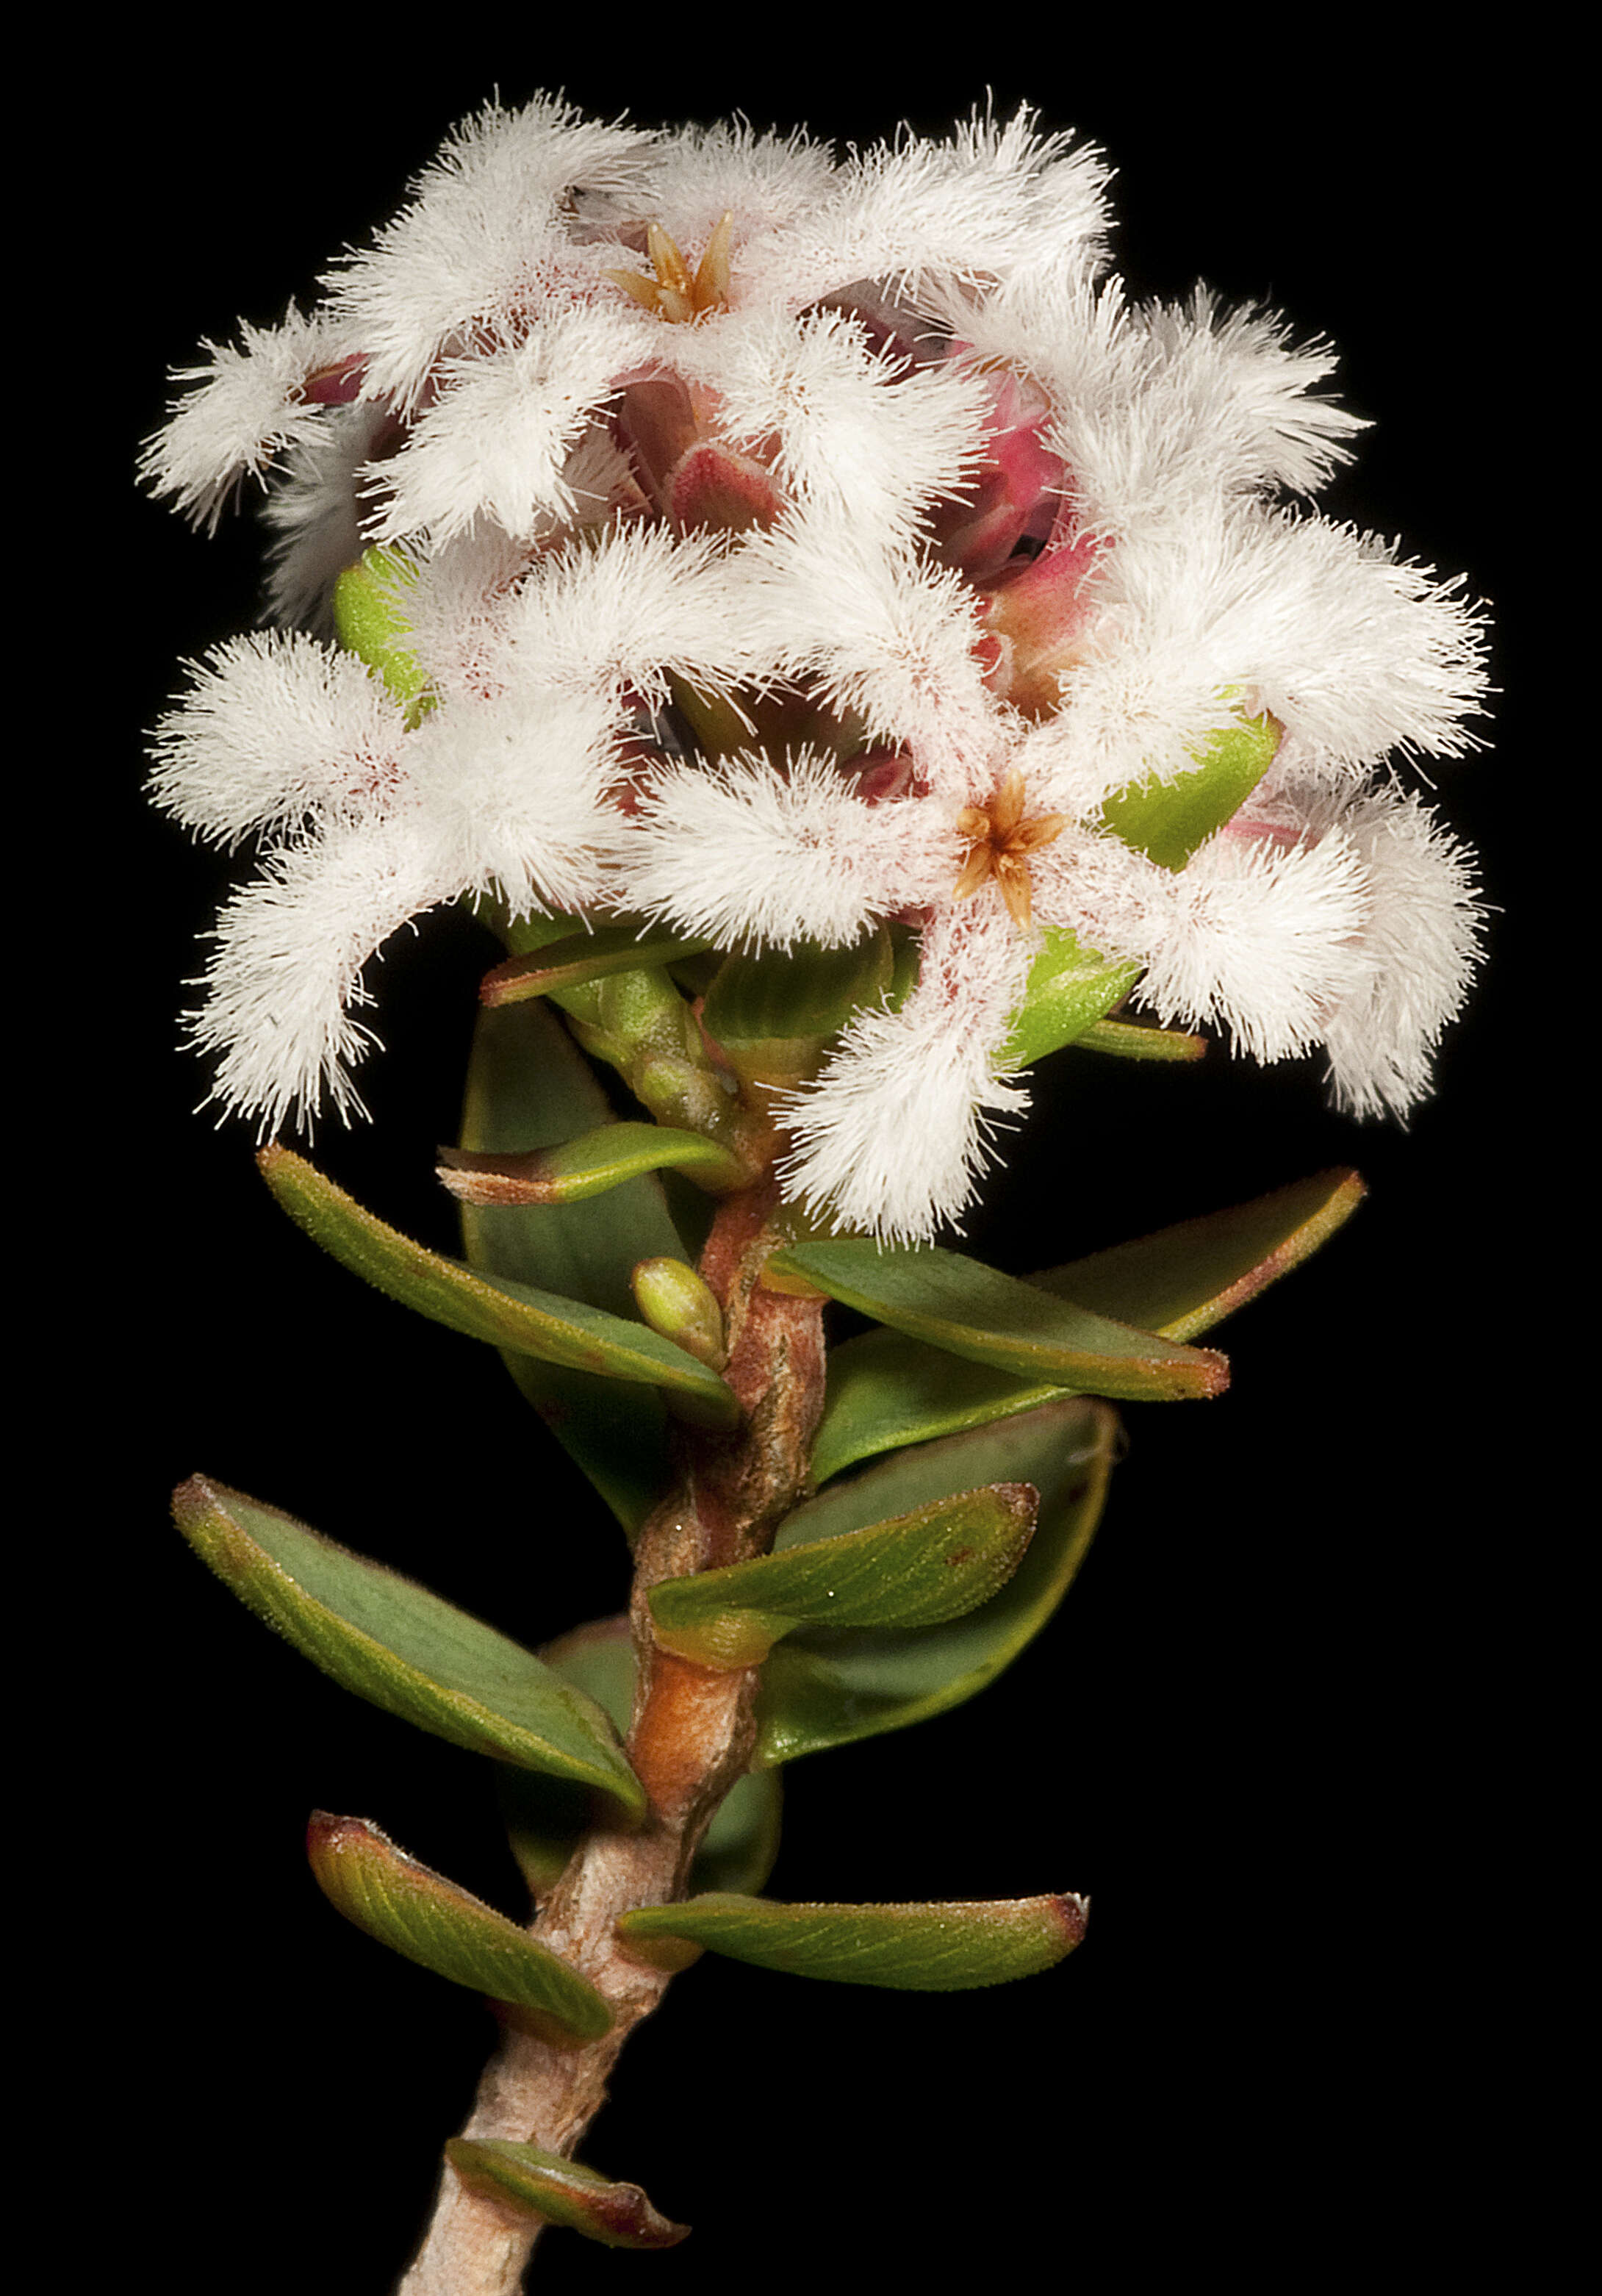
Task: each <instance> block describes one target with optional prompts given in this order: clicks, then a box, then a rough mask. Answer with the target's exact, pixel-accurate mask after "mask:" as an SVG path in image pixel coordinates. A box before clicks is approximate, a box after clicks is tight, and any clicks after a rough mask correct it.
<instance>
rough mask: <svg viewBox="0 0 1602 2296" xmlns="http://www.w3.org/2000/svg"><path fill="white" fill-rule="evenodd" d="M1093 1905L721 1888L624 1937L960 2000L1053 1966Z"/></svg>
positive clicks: (637, 1947)
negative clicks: (762, 1894)
mask: <svg viewBox="0 0 1602 2296" xmlns="http://www.w3.org/2000/svg"><path fill="white" fill-rule="evenodd" d="M1085 1903H1086V1901H1085V1900H1084V1899H1083V1898H1075V1897H1050V1898H981V1899H978V1900H962V1899H959V1900H957V1901H955V1902H952V1903H948V1904H944V1905H922V1906H781V1905H776V1904H774V1903H773V1902H772V1899H770V1898H746V1897H740V1896H737V1895H736V1894H735V1893H734V1892H733V1891H732V1890H717V1891H714V1892H712V1893H711V1894H709V1895H707V1897H704V1898H691V1899H690V1900H689V1901H688V1903H687V1904H683V1905H675V1906H641V1907H638V1908H637V1909H636V1910H635V1911H633V1913H627V1914H624V1915H620V1916H619V1918H618V1922H617V1934H618V1936H619V1937H620V1938H622V1939H623V1940H624V1942H625V1945H627V1946H628V1947H629V1948H631V1950H633V1951H637V1952H640V1953H641V1954H642V1957H643V1958H646V1959H649V1958H650V1949H651V1947H652V1945H653V1943H654V1942H655V1940H657V1939H672V1940H674V1941H676V1942H682V1943H686V1944H692V1945H699V1946H705V1947H707V1948H708V1950H710V1951H711V1952H713V1953H721V1954H724V1955H726V1956H728V1957H729V1959H730V1960H732V1961H748V1962H753V1963H755V1964H756V1967H757V1968H758V1969H777V1970H782V1971H783V1972H785V1974H786V1975H787V1976H790V1977H824V1978H829V1979H830V1980H833V1982H834V1983H836V1984H837V1985H887V1986H893V1987H895V1988H896V1989H899V1990H902V1991H905V1992H911V1993H955V1992H959V1991H960V1990H962V1989H965V1988H968V1987H970V1986H979V1985H1004V1984H1006V1983H1008V1982H1009V1980H1011V1979H1013V1978H1015V1977H1034V1976H1036V1975H1038V1974H1039V1972H1041V1971H1042V1970H1045V1969H1050V1968H1051V1967H1053V1966H1054V1964H1056V1963H1058V1962H1059V1961H1061V1960H1062V1959H1063V1957H1064V1956H1065V1955H1067V1954H1069V1953H1071V1952H1072V1951H1073V1949H1074V1948H1075V1946H1076V1945H1077V1944H1078V1943H1079V1941H1080V1939H1082V1938H1083V1935H1084V1923H1085Z"/></svg>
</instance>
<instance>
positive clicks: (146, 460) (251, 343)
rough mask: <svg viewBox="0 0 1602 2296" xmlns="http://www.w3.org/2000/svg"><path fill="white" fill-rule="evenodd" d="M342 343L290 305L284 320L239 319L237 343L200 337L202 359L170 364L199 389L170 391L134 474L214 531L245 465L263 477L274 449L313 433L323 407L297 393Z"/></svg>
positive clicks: (178, 375) (297, 442)
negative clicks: (163, 417)
mask: <svg viewBox="0 0 1602 2296" xmlns="http://www.w3.org/2000/svg"><path fill="white" fill-rule="evenodd" d="M200 348H201V349H202V350H203V351H205V352H207V353H208V354H209V363H208V365H204V366H188V367H179V368H176V369H175V370H174V373H173V377H172V380H173V381H175V382H181V383H193V384H196V385H198V386H199V388H198V389H194V390H192V391H191V392H190V393H189V395H188V397H187V398H183V399H178V400H175V401H174V405H173V413H172V415H171V419H170V420H169V421H168V422H167V423H166V425H165V426H164V427H163V428H162V429H161V430H158V431H156V432H155V433H154V435H153V436H152V437H151V438H150V439H146V441H145V443H144V447H143V452H142V455H141V457H140V464H139V468H140V475H141V477H142V478H143V480H144V482H145V483H146V485H147V486H149V488H151V492H152V493H153V494H156V495H158V496H166V497H168V498H169V499H170V500H172V501H173V502H174V503H176V505H177V507H178V508H179V509H180V510H182V511H184V512H187V514H188V516H189V517H190V518H191V519H192V521H194V523H195V524H196V525H197V526H203V527H204V528H205V529H206V530H207V532H208V534H214V533H215V532H216V531H217V521H218V519H219V518H220V517H221V516H222V512H223V507H224V504H225V503H226V502H227V500H228V497H229V496H230V495H231V494H232V493H233V489H234V488H235V486H236V485H237V483H238V482H239V480H241V478H242V477H243V476H244V475H245V473H246V472H247V471H248V472H249V473H250V475H251V476H252V477H254V478H257V479H259V478H261V477H262V476H263V475H264V473H265V472H266V469H267V466H268V464H269V463H271V462H272V460H273V458H274V455H276V454H278V453H279V452H280V450H281V449H282V448H283V447H290V446H295V445H300V444H304V443H305V442H307V441H308V440H309V439H313V438H314V437H315V435H316V431H317V429H318V426H319V424H320V423H321V422H322V421H323V410H322V409H321V408H320V407H316V406H307V404H306V403H305V402H304V401H303V400H302V398H301V397H300V387H301V385H302V383H303V382H304V381H306V378H307V374H308V373H310V372H311V371H312V370H313V369H314V368H315V367H317V366H320V365H326V364H328V363H330V362H331V361H332V360H333V359H335V358H337V357H339V356H340V354H341V352H342V351H344V350H347V349H348V348H350V346H349V344H348V343H347V342H346V341H344V340H342V339H341V337H340V336H339V333H338V332H337V331H335V330H331V328H329V327H328V326H327V325H325V324H323V323H322V322H321V321H319V320H317V319H303V318H302V317H301V316H300V314H299V312H298V310H297V309H296V308H295V307H294V306H293V304H291V305H290V308H289V311H288V312H287V313H286V315H285V316H284V320H283V324H282V325H281V326H277V327H253V326H251V325H250V324H249V322H248V321H246V320H241V322H240V340H239V344H238V346H237V348H236V347H235V346H233V345H232V344H219V343H212V342H203V343H202V344H201V345H200Z"/></svg>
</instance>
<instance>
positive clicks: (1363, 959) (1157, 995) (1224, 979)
mask: <svg viewBox="0 0 1602 2296" xmlns="http://www.w3.org/2000/svg"><path fill="white" fill-rule="evenodd" d="M1167 874H1168V873H1166V872H1160V871H1157V870H1156V869H1155V868H1152V869H1151V872H1150V874H1149V877H1148V886H1147V890H1148V904H1149V906H1148V909H1147V914H1146V917H1145V919H1144V920H1143V922H1142V925H1141V926H1140V927H1139V928H1137V929H1136V931H1138V932H1139V936H1140V939H1141V940H1143V941H1144V942H1145V947H1143V948H1141V949H1140V954H1141V955H1144V957H1145V959H1146V972H1145V974H1144V977H1143V978H1142V979H1141V980H1140V983H1139V985H1138V987H1137V988H1136V991H1135V994H1136V996H1138V998H1139V999H1140V1003H1141V1004H1142V1005H1147V1006H1148V1007H1149V1009H1150V1010H1151V1011H1152V1012H1154V1013H1156V1014H1157V1018H1158V1020H1159V1021H1162V1022H1163V1024H1164V1025H1165V1027H1166V1026H1168V1025H1170V1024H1172V1023H1173V1022H1174V1021H1178V1022H1179V1023H1180V1024H1181V1027H1184V1028H1188V1029H1195V1028H1201V1027H1205V1026H1206V1025H1207V1024H1208V1023H1222V1026H1223V1027H1225V1028H1227V1029H1229V1031H1230V1035H1231V1036H1232V1037H1234V1039H1235V1041H1236V1043H1237V1044H1238V1046H1240V1048H1241V1050H1242V1051H1244V1052H1247V1053H1250V1054H1252V1055H1253V1056H1254V1058H1255V1059H1257V1060H1260V1061H1277V1060H1284V1059H1285V1058H1287V1056H1288V1055H1290V1054H1296V1053H1304V1052H1307V1051H1310V1050H1311V1049H1312V1046H1315V1045H1317V1044H1319V1043H1320V1041H1321V1040H1322V1038H1323V1036H1324V1032H1325V1029H1326V1028H1327V1026H1328V1019H1329V1015H1330V1013H1331V1012H1332V1011H1333V1010H1334V1008H1335V1007H1336V1005H1337V1004H1338V1003H1339V1002H1340V1001H1341V1000H1342V999H1343V998H1345V997H1346V996H1350V995H1351V994H1352V992H1353V989H1354V988H1357V987H1358V986H1359V985H1360V984H1361V982H1362V981H1363V980H1365V978H1366V977H1367V974H1368V972H1369V958H1368V957H1367V956H1366V955H1365V954H1364V953H1363V950H1362V947H1361V934H1362V931H1363V928H1364V926H1365V924H1366V923H1367V922H1368V917H1369V881H1368V873H1367V871H1366V870H1365V869H1364V867H1363V862H1362V856H1361V854H1360V853H1359V852H1358V850H1357V849H1356V848H1355V846H1354V845H1353V842H1352V840H1350V838H1348V837H1346V836H1345V835H1344V834H1342V833H1341V832H1338V831H1336V832H1331V833H1330V834H1329V835H1328V836H1325V837H1323V838H1320V840H1319V841H1318V843H1317V844H1315V845H1311V846H1307V845H1293V846H1290V847H1288V848H1287V847H1285V846H1281V845H1277V844H1274V843H1272V842H1271V841H1269V840H1263V839H1258V838H1254V837H1249V836H1240V835H1231V834H1230V833H1228V832H1225V833H1223V834H1221V835H1219V836H1216V837H1213V838H1210V839H1209V840H1207V842H1206V845H1204V846H1203V847H1202V849H1201V850H1200V851H1199V852H1198V853H1197V854H1196V855H1194V856H1193V857H1192V858H1191V860H1190V862H1189V865H1188V866H1187V867H1186V868H1185V869H1184V870H1183V871H1181V873H1179V874H1178V875H1177V876H1170V877H1169V880H1168V883H1167V885H1164V884H1162V883H1161V879H1162V878H1163V877H1164V876H1165V875H1167ZM1124 937H1127V938H1133V935H1132V934H1129V933H1128V931H1127V928H1126V933H1125V936H1121V938H1124Z"/></svg>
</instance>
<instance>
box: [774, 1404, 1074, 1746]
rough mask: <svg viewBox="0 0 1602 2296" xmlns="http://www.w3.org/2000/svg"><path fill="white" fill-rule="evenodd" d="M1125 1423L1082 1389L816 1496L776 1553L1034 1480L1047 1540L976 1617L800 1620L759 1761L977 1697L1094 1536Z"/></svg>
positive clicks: (1041, 1617) (1055, 1597)
mask: <svg viewBox="0 0 1602 2296" xmlns="http://www.w3.org/2000/svg"><path fill="white" fill-rule="evenodd" d="M1117 1428H1118V1423H1117V1420H1116V1416H1115V1415H1114V1414H1113V1412H1112V1411H1111V1410H1110V1409H1109V1408H1108V1406H1107V1405H1106V1404H1104V1403H1101V1402H1098V1401H1095V1400H1093V1399H1091V1398H1088V1397H1083V1396H1069V1397H1066V1398H1061V1399H1059V1400H1058V1401H1057V1402H1055V1403H1051V1404H1048V1405H1046V1406H1044V1407H1043V1408H1042V1409H1040V1410H1037V1411H1033V1412H1029V1413H1027V1414H1026V1415H1023V1416H1021V1417H1018V1418H1015V1419H1009V1420H1008V1421H1007V1422H1005V1423H1003V1424H1000V1425H995V1426H990V1427H983V1428H980V1429H978V1430H977V1431H974V1432H973V1433H970V1434H965V1435H958V1436H954V1437H952V1438H949V1439H947V1440H945V1441H944V1442H939V1443H924V1444H920V1445H919V1446H918V1447H916V1448H915V1449H911V1450H906V1451H900V1452H897V1453H896V1454H895V1456H894V1457H892V1458H889V1459H887V1460H885V1461H883V1462H882V1463H881V1464H879V1465H878V1466H875V1467H870V1468H869V1469H867V1470H866V1471H865V1472H863V1473H862V1474H860V1475H857V1476H854V1477H853V1478H852V1479H851V1480H850V1481H848V1482H843V1483H838V1484H836V1485H835V1486H834V1488H832V1489H830V1490H829V1491H826V1492H825V1493H824V1494H823V1495H822V1496H821V1497H819V1498H815V1499H810V1500H808V1501H807V1503H806V1505H804V1506H800V1507H797V1510H796V1512H795V1513H793V1514H792V1515H790V1516H789V1517H788V1518H787V1520H786V1521H784V1522H783V1523H781V1526H780V1529H779V1533H778V1536H777V1538H775V1540H774V1552H775V1554H781V1553H783V1552H784V1551H786V1550H787V1549H788V1548H789V1547H790V1546H797V1545H805V1544H809V1543H810V1542H812V1541H813V1540H814V1539H820V1538H838V1537H840V1536H842V1535H844V1534H846V1533H847V1532H850V1531H854V1530H860V1529H863V1528H864V1527H865V1526H866V1525H868V1524H870V1523H873V1522H876V1521H880V1520H883V1519H885V1518H887V1517H888V1516H891V1515H894V1514H905V1513H910V1512H911V1510H912V1509H913V1508H915V1507H920V1506H926V1505H930V1504H932V1503H933V1502H935V1501H936V1500H938V1499H941V1498H943V1497H944V1496H945V1495H946V1494H947V1493H948V1492H949V1491H951V1490H952V1488H958V1489H962V1488H977V1486H979V1485H982V1484H985V1483H993V1482H1003V1481H1011V1482H1023V1483H1030V1484H1033V1486H1034V1488H1035V1490H1036V1491H1038V1492H1039V1494H1040V1504H1039V1509H1038V1512H1037V1514H1036V1518H1035V1528H1034V1538H1032V1539H1031V1540H1030V1542H1029V1545H1028V1547H1027V1548H1026V1551H1025V1554H1024V1556H1023V1559H1022V1561H1021V1562H1019V1564H1018V1569H1017V1570H1015V1571H1014V1573H1013V1575H1012V1577H1011V1578H1010V1579H1009V1580H1008V1582H1007V1584H1006V1585H1005V1586H1004V1587H1001V1590H1000V1591H999V1592H998V1593H997V1594H995V1595H992V1596H991V1598H990V1600H989V1601H988V1602H987V1603H982V1604H981V1605H980V1606H979V1607H978V1609H977V1610H974V1611H969V1613H968V1614H967V1616H966V1617H965V1618H960V1619H953V1620H948V1621H947V1622H946V1623H945V1624H944V1625H941V1626H933V1627H920V1628H911V1629H910V1630H905V1631H902V1632H895V1631H893V1630H883V1629H876V1628H859V1629H854V1630H845V1629H841V1628H830V1627H809V1628H799V1629H798V1630H797V1632H796V1633H794V1634H792V1635H790V1636H788V1637H787V1638H786V1639H785V1640H784V1641H783V1642H781V1643H780V1644H777V1646H776V1647H775V1648H774V1650H773V1652H772V1655H771V1656H770V1657H769V1659H768V1660H767V1661H766V1663H765V1664H764V1667H763V1669H762V1686H761V1689H760V1691H759V1693H758V1697H757V1744H756V1754H755V1756H754V1758H753V1759H754V1761H755V1764H756V1766H757V1767H772V1766H773V1765H775V1764H778V1763H781V1762H787V1761H792V1760H794V1759H796V1758H797V1756H799V1755H802V1754H809V1753H817V1752H821V1751H823V1750H824V1749H825V1748H827V1747H830V1746H843V1745H847V1744H849V1743H852V1742H853V1741H854V1740H856V1739H859V1738H870V1737H875V1736H877V1735H878V1734H879V1733H880V1732H881V1731H885V1730H900V1729H904V1728H905V1727H906V1726H908V1725H909V1724H911V1723H914V1722H921V1721H925V1720H927V1719H928V1718H929V1717H930V1716H932V1715H936V1714H940V1713H944V1711H945V1710H946V1709H947V1708H949V1707H952V1706H959V1705H960V1704H961V1703H962V1702H963V1701H964V1700H966V1699H969V1698H971V1697H973V1696H974V1694H975V1693H976V1692H977V1691H980V1690H982V1689H983V1688H984V1687H985V1684H986V1683H987V1682H990V1681H993V1679H994V1677H996V1676H997V1675H998V1674H1000V1673H1001V1670H1002V1669H1003V1668H1005V1667H1007V1666H1008V1665H1009V1664H1010V1663H1011V1661H1013V1660H1014V1659H1015V1658H1016V1657H1017V1656H1018V1652H1020V1651H1021V1650H1023V1649H1024V1648H1025V1647H1026V1644H1028V1643H1030V1642H1031V1641H1032V1640H1033V1639H1034V1636H1036V1635H1037V1634H1038V1633H1039V1632H1040V1630H1041V1628H1042V1627H1043V1626H1044V1625H1045V1623H1046V1621H1047V1620H1049V1619H1050V1616H1051V1614H1052V1612H1053V1611H1055V1610H1056V1608H1057V1606H1058V1603H1059V1602H1060V1601H1061V1600H1062V1597H1063V1595H1065V1594H1066V1593H1067V1589H1068V1587H1069V1584H1070V1583H1071V1581H1072V1579H1073V1578H1074V1574H1075V1571H1076V1570H1078V1568H1079V1565H1080V1563H1081V1562H1082V1561H1083V1558H1084V1555H1085V1554H1086V1552H1087V1550H1088V1548H1089V1546H1090V1543H1091V1537H1092V1536H1093V1534H1094V1531H1095V1528H1096V1523H1097V1521H1098V1518H1099V1514H1100V1511H1101V1505H1102V1501H1103V1499H1104V1497H1105V1496H1106V1492H1107V1483H1108V1474H1109V1472H1110V1471H1111V1467H1112V1462H1113V1452H1114V1446H1115V1443H1116V1438H1117Z"/></svg>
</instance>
